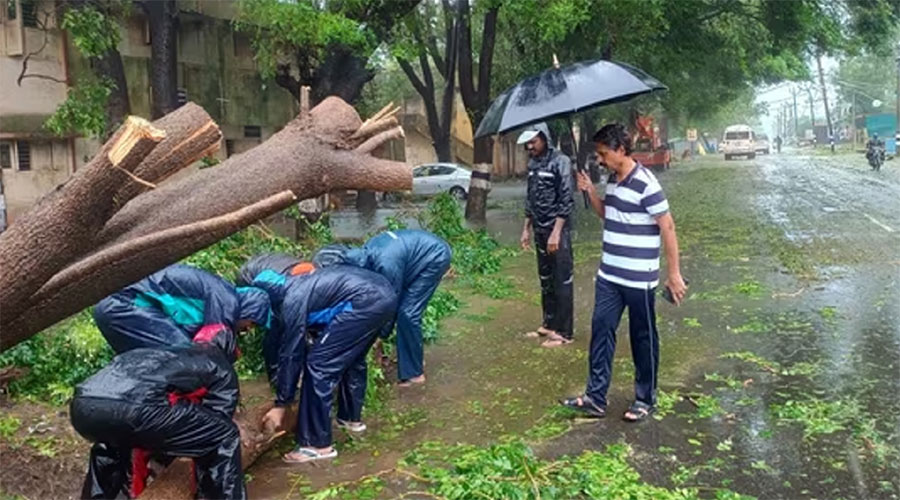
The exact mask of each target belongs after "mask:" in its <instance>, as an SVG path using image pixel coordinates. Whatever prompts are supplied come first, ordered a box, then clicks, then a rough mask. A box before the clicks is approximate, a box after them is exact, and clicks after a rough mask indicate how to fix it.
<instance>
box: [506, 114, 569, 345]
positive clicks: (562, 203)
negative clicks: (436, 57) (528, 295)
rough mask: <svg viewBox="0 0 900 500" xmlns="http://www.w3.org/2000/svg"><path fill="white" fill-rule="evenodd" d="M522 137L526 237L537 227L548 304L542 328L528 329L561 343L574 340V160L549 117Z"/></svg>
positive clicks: (551, 342)
mask: <svg viewBox="0 0 900 500" xmlns="http://www.w3.org/2000/svg"><path fill="white" fill-rule="evenodd" d="M518 143H519V144H524V145H525V149H526V150H528V156H529V160H528V192H527V197H526V200H525V227H523V228H522V239H521V243H522V248H523V249H526V250H527V249H528V247H529V246H530V242H531V239H532V231H533V232H534V243H535V247H536V248H535V249H536V250H537V261H538V277H539V278H540V282H541V306H542V309H543V320H542V323H541V326H540V328H538V329H537V330H536V331H533V332H529V333H528V334H526V335H527V336H529V337H546V338H547V339H546V340H545V341H544V343H543V344H542V345H543V346H544V347H558V346H562V345H565V344H568V343H570V342H572V312H573V299H574V298H573V294H572V289H573V286H572V281H573V280H572V278H573V273H572V238H571V227H572V223H571V218H572V212H573V209H574V206H575V203H574V201H573V199H572V191H573V188H572V184H573V177H572V165H571V162H570V161H569V157H567V156H566V155H564V154H562V153H561V152H559V151H557V150H556V149H554V148H553V147H551V145H550V131H549V129H548V128H547V125H546V124H545V123H538V124H537V125H533V126H531V127H529V128H528V129H526V130H525V131H524V132H522V134H521V135H520V136H519V139H518Z"/></svg>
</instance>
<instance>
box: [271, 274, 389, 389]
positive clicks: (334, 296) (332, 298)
mask: <svg viewBox="0 0 900 500" xmlns="http://www.w3.org/2000/svg"><path fill="white" fill-rule="evenodd" d="M256 284H257V282H256V281H254V285H256ZM257 286H258V285H257ZM382 298H383V299H384V300H389V301H391V303H392V304H394V305H395V304H396V294H394V292H393V291H392V290H391V286H390V283H388V281H387V280H386V279H385V278H384V277H383V276H380V275H378V274H376V273H373V272H371V271H367V270H365V269H359V268H356V267H350V266H341V265H338V266H334V267H330V268H327V269H318V270H316V271H315V272H314V273H312V274H307V275H302V276H294V277H291V278H290V279H287V280H286V288H285V291H284V302H283V304H282V310H281V316H282V317H281V321H282V324H283V328H282V332H281V338H280V339H279V341H278V355H277V368H276V369H275V373H274V375H275V376H274V380H273V382H274V383H275V392H276V404H278V405H286V404H290V403H291V402H292V401H293V400H294V396H295V395H296V391H297V382H298V381H299V379H300V374H301V373H302V371H303V367H304V364H305V362H306V345H307V341H308V335H307V333H308V332H309V330H310V329H311V328H316V329H317V330H323V329H325V328H326V327H327V326H328V324H329V323H331V321H332V320H333V319H334V318H335V317H336V316H337V315H339V314H341V313H343V312H346V311H354V310H361V311H362V310H363V309H365V308H368V307H369V306H368V304H371V303H372V302H377V301H378V300H380V299H382ZM364 333H365V332H360V334H364ZM336 361H338V360H336ZM351 361H353V360H345V361H343V363H346V364H347V365H348V366H349V363H350V362H351Z"/></svg>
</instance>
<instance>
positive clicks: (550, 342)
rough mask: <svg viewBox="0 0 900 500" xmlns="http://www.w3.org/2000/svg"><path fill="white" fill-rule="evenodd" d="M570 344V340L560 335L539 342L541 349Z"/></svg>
mask: <svg viewBox="0 0 900 500" xmlns="http://www.w3.org/2000/svg"><path fill="white" fill-rule="evenodd" d="M571 343H572V339H567V338H565V337H563V336H562V335H559V334H556V333H554V334H553V335H551V336H550V337H549V338H548V339H547V340H545V341H543V342H541V347H561V346H564V345H567V344H571Z"/></svg>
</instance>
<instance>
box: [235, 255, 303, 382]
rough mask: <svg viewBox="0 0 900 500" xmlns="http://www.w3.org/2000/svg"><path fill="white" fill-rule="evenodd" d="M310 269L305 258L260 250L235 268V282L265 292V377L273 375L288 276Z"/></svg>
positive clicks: (263, 343) (263, 342)
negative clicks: (268, 308)
mask: <svg viewBox="0 0 900 500" xmlns="http://www.w3.org/2000/svg"><path fill="white" fill-rule="evenodd" d="M312 269H313V266H312V264H310V263H309V262H301V261H300V259H298V258H296V257H293V256H291V255H287V254H283V253H264V254H259V255H256V256H254V257H252V258H251V259H250V260H248V261H247V262H246V263H245V264H244V265H243V266H241V269H240V271H238V277H237V284H238V285H240V286H253V287H254V288H261V289H263V290H265V291H266V292H267V293H268V294H269V301H270V304H271V308H272V316H271V318H270V320H269V324H268V326H267V328H266V331H265V334H264V336H263V341H262V354H263V359H264V360H265V363H266V373H267V374H268V376H269V380H273V379H274V377H275V369H276V367H277V366H278V344H279V342H280V341H281V328H282V321H281V304H282V302H283V301H284V293H285V291H286V290H287V279H288V278H289V277H290V276H293V275H298V274H305V273H307V272H309V271H311V270H312Z"/></svg>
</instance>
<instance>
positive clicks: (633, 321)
mask: <svg viewBox="0 0 900 500" xmlns="http://www.w3.org/2000/svg"><path fill="white" fill-rule="evenodd" d="M594 142H595V143H596V145H597V155H598V156H599V157H600V159H601V160H602V162H603V164H605V165H606V166H607V167H609V169H610V170H612V171H613V174H612V175H610V177H609V182H608V183H607V185H606V198H605V199H604V200H601V199H600V198H599V197H598V196H597V193H596V191H595V188H594V185H593V184H592V183H591V181H590V179H589V178H588V177H587V176H586V175H583V174H581V173H579V174H578V189H580V190H582V191H585V192H587V193H588V195H589V197H590V199H591V205H592V206H593V208H594V211H596V212H597V215H599V216H600V217H601V218H603V219H604V223H603V257H602V259H601V262H600V269H599V270H598V272H597V279H596V291H595V295H594V316H593V320H592V322H591V347H590V357H589V374H588V381H587V389H586V390H585V392H584V394H583V395H582V396H578V397H575V398H570V399H566V400H563V401H560V402H561V403H562V404H563V405H565V406H568V407H570V408H573V409H576V410H579V411H582V412H584V413H586V414H588V415H590V416H593V417H604V416H606V405H607V400H606V393H607V390H608V389H609V383H610V380H611V379H612V365H613V363H612V362H613V355H614V354H615V348H616V329H617V328H618V326H619V321H620V320H621V317H622V312H623V311H624V310H625V308H626V307H627V308H628V329H629V337H630V340H631V352H632V358H633V359H634V365H635V366H634V367H635V380H634V389H635V401H634V403H632V405H631V407H630V408H629V409H628V411H627V412H626V413H625V415H624V419H625V420H627V421H629V422H637V421H639V420H643V419H644V418H646V417H647V416H648V415H650V414H651V413H652V412H653V410H654V408H655V405H656V387H657V383H656V382H657V372H658V368H659V334H658V331H657V329H656V310H655V308H654V291H655V290H656V286H657V285H658V284H659V253H660V245H661V244H664V245H665V249H666V261H667V264H668V270H669V276H668V279H667V280H666V283H665V286H666V287H667V288H668V289H669V290H670V292H671V294H672V297H673V299H674V301H675V303H676V304H680V303H681V301H682V299H683V298H684V294H685V284H684V280H683V279H682V277H681V271H680V266H679V258H678V239H677V237H676V235H675V222H674V220H673V219H672V214H671V213H669V203H668V201H666V196H665V194H663V191H662V188H661V187H660V185H659V182H658V181H657V180H656V177H654V175H653V173H652V172H650V170H649V169H647V168H645V167H644V166H643V165H641V164H640V163H638V162H636V161H635V160H634V159H633V158H632V157H631V144H632V143H631V137H630V136H629V134H628V132H627V131H626V130H625V127H624V126H623V125H621V124H610V125H606V126H604V127H603V128H601V129H600V130H599V131H598V132H597V134H596V135H594Z"/></svg>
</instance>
